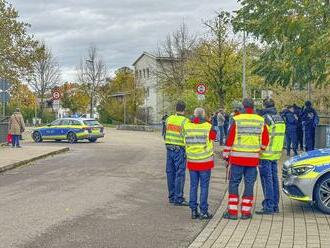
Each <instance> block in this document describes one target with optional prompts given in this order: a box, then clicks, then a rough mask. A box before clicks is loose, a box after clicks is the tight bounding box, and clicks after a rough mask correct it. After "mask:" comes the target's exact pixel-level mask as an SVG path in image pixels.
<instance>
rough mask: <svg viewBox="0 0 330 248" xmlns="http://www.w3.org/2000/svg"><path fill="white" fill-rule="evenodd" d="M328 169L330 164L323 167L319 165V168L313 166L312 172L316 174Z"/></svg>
mask: <svg viewBox="0 0 330 248" xmlns="http://www.w3.org/2000/svg"><path fill="white" fill-rule="evenodd" d="M329 169H330V164H325V165H321V166H315V168H314V171H315V172H318V173H322V172H324V171H326V170H329Z"/></svg>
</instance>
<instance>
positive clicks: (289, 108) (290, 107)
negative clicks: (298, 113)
mask: <svg viewBox="0 0 330 248" xmlns="http://www.w3.org/2000/svg"><path fill="white" fill-rule="evenodd" d="M288 110H289V111H290V112H292V113H293V112H294V107H293V105H291V106H288Z"/></svg>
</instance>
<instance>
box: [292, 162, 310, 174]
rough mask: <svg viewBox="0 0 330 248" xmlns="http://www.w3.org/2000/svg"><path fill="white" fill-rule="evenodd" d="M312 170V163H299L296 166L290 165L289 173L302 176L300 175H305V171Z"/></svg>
mask: <svg viewBox="0 0 330 248" xmlns="http://www.w3.org/2000/svg"><path fill="white" fill-rule="evenodd" d="M312 170H314V166H313V165H310V164H306V165H300V166H297V167H292V168H291V174H292V175H295V176H302V175H306V174H307V173H309V172H311V171H312Z"/></svg>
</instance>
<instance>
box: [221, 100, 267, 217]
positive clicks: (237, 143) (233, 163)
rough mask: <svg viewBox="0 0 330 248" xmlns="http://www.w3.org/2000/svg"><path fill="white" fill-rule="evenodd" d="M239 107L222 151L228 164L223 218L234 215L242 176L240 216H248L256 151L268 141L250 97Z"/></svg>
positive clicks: (250, 215)
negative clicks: (227, 183)
mask: <svg viewBox="0 0 330 248" xmlns="http://www.w3.org/2000/svg"><path fill="white" fill-rule="evenodd" d="M243 107H244V109H245V113H244V114H243V113H241V114H239V115H236V116H234V117H233V122H232V124H231V126H230V128H229V135H228V138H227V141H226V146H225V149H224V151H223V158H224V159H225V160H226V161H227V162H228V163H229V164H230V173H229V174H230V176H229V187H228V193H229V195H228V207H227V211H226V212H225V213H224V214H223V218H225V219H233V220H236V219H237V218H238V205H239V202H240V197H239V185H240V183H241V181H242V179H243V178H244V192H243V196H242V200H241V219H250V218H252V206H253V200H254V194H253V188H254V184H255V181H256V178H257V167H258V165H259V162H260V161H259V159H260V153H261V151H263V150H265V149H266V148H267V146H268V143H269V133H268V128H267V126H266V124H265V119H264V118H263V117H262V116H259V115H257V114H255V113H254V102H253V100H252V99H251V98H245V99H244V100H243Z"/></svg>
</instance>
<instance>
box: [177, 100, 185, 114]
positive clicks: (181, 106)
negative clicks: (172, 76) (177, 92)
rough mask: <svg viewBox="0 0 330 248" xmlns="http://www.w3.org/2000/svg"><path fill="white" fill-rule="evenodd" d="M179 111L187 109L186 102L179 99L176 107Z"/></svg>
mask: <svg viewBox="0 0 330 248" xmlns="http://www.w3.org/2000/svg"><path fill="white" fill-rule="evenodd" d="M175 110H176V111H177V112H183V111H185V110H186V104H185V102H184V101H178V102H177V104H176V107H175Z"/></svg>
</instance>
